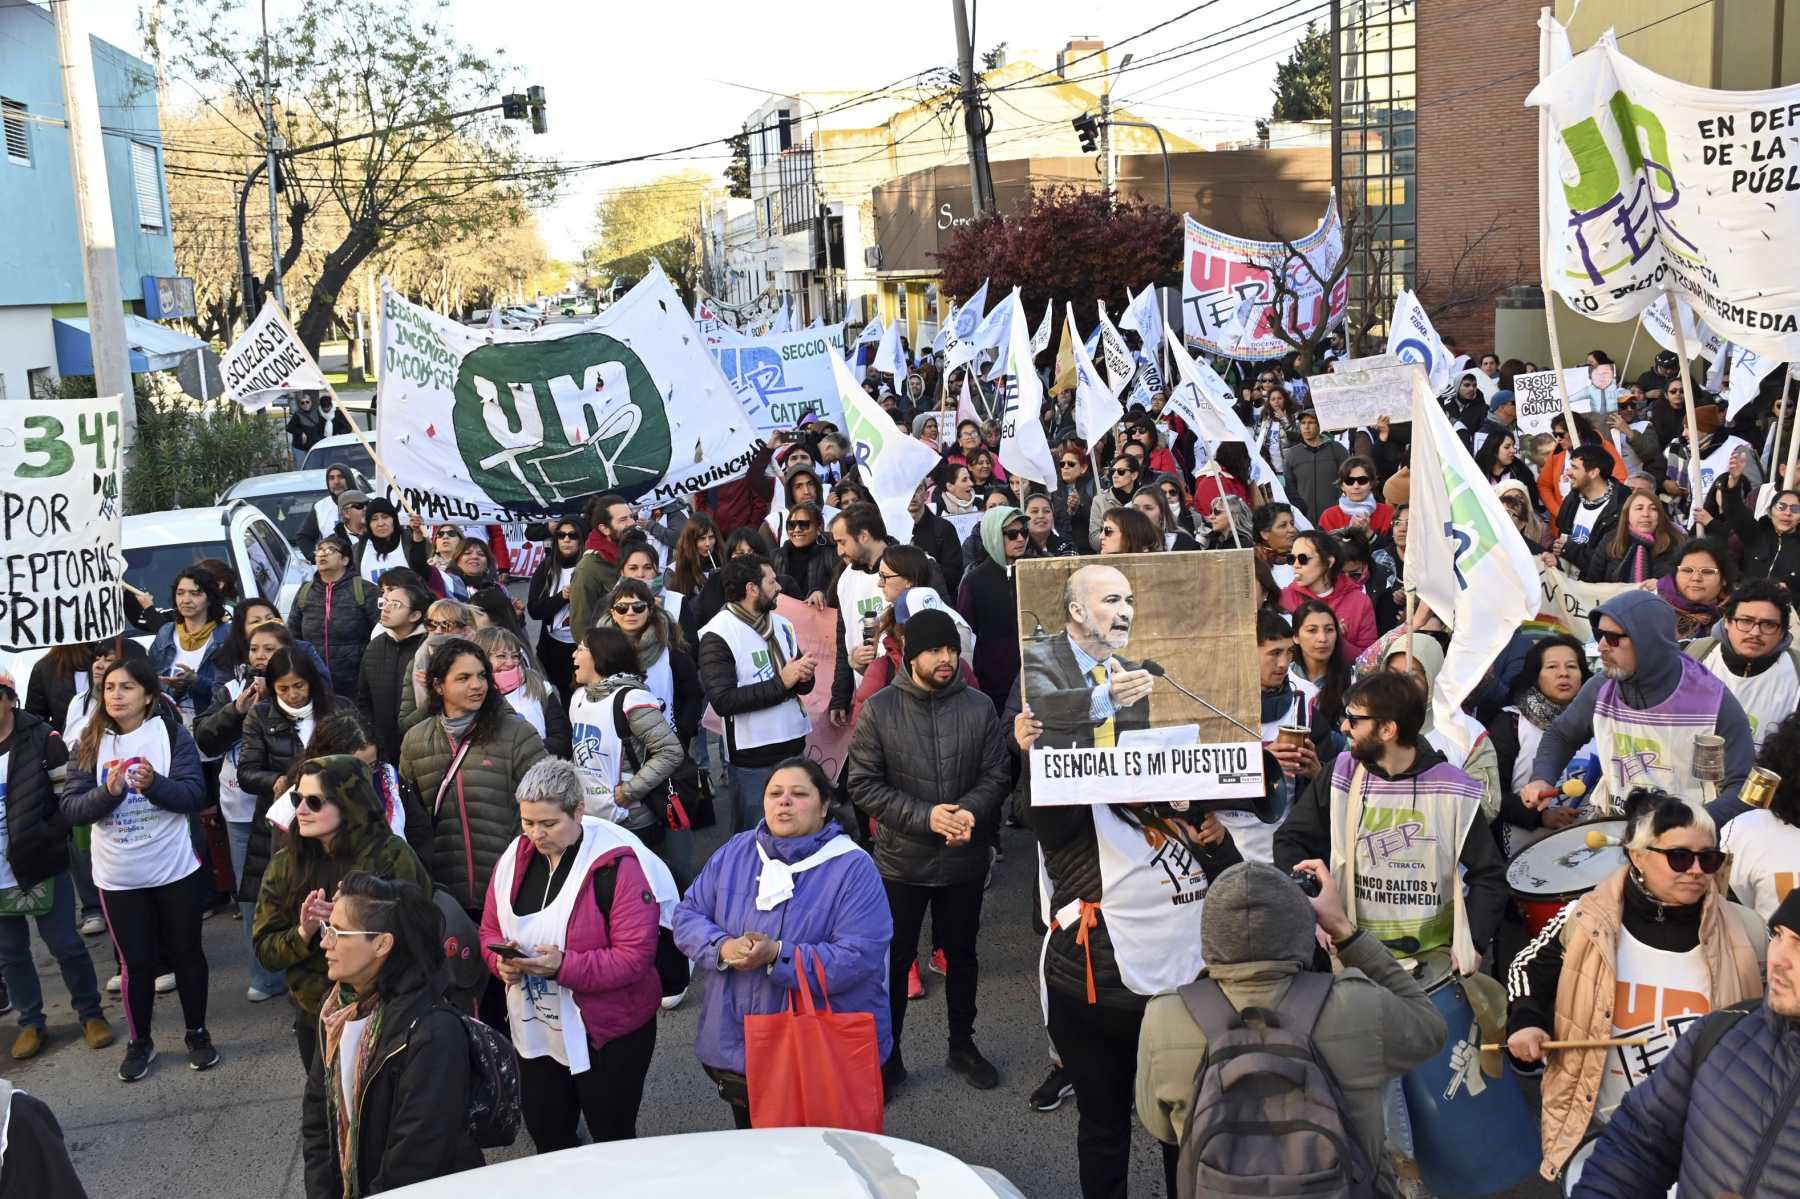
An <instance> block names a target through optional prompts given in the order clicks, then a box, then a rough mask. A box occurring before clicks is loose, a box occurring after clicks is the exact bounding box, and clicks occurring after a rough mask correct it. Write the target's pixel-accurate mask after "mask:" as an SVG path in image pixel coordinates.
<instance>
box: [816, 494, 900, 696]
mask: <svg viewBox="0 0 1800 1199" xmlns="http://www.w3.org/2000/svg"><path fill="white" fill-rule="evenodd" d="M831 541H832V544H833V545H834V546H836V547H837V555H838V557H839V558H841V559H843V562H844V565H843V569H841V570H839V571H838V574H837V579H836V581H835V582H833V583H832V585H831V606H832V607H834V608H836V609H837V640H838V658H837V670H836V672H835V673H834V674H833V676H832V680H831V709H830V711H831V723H832V724H834V725H837V726H838V727H839V728H842V727H843V726H844V725H845V724H846V723H848V721H849V719H850V701H851V699H852V698H854V696H855V695H856V688H857V686H858V685H859V684H861V682H862V675H863V671H865V670H867V669H868V667H869V663H871V662H873V661H874V660H875V655H876V652H877V650H876V646H875V642H874V639H873V638H872V637H870V636H865V635H864V629H865V625H864V622H865V621H872V620H874V619H875V618H876V617H877V616H879V615H880V614H881V608H882V605H883V603H884V601H883V600H882V598H881V576H880V574H879V571H878V569H877V567H878V564H879V563H880V561H881V555H883V554H885V553H887V547H888V533H887V524H886V522H884V521H883V520H882V519H881V509H879V508H877V507H876V506H875V505H874V504H869V503H858V504H851V505H850V506H849V507H848V508H845V509H844V510H843V511H842V512H840V513H838V514H837V516H836V517H834V518H833V519H832V521H831ZM871 627H872V626H871Z"/></svg>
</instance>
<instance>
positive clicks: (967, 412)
mask: <svg viewBox="0 0 1800 1199" xmlns="http://www.w3.org/2000/svg"><path fill="white" fill-rule="evenodd" d="M966 420H972V421H974V422H975V427H976V428H980V427H981V413H979V412H977V411H975V402H974V401H973V400H971V399H970V398H969V372H968V371H964V372H963V377H962V398H960V399H958V400H957V401H956V427H957V428H959V429H960V428H961V427H962V423H963V422H964V421H966ZM939 439H940V440H941V441H943V442H944V443H945V444H946V445H953V444H955V442H956V438H955V437H949V436H942V435H940V438H939Z"/></svg>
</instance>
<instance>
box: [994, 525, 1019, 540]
mask: <svg viewBox="0 0 1800 1199" xmlns="http://www.w3.org/2000/svg"><path fill="white" fill-rule="evenodd" d="M1000 536H1002V537H1004V538H1006V539H1007V540H1008V541H1023V540H1024V539H1025V530H1024V529H1021V528H1019V527H1017V526H1014V527H1013V528H1010V529H1001V530H1000Z"/></svg>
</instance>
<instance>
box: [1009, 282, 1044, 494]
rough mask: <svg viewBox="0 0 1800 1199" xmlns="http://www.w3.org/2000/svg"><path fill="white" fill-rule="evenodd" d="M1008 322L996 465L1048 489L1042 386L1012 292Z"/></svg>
mask: <svg viewBox="0 0 1800 1199" xmlns="http://www.w3.org/2000/svg"><path fill="white" fill-rule="evenodd" d="M1007 303H1008V304H1010V305H1011V306H1012V321H1011V326H1010V328H1009V330H1008V341H1007V346H1006V353H1005V354H1004V355H1003V356H1002V361H1004V362H1005V363H1006V375H1007V377H1008V379H1009V380H1010V382H1009V383H1006V384H1003V385H1002V390H1001V394H1002V395H1003V396H1004V397H1005V401H1006V403H1005V406H1004V407H1003V408H1002V409H1001V413H1000V465H1002V466H1004V467H1005V468H1006V469H1007V470H1009V471H1011V472H1012V473H1013V474H1015V475H1019V476H1020V477H1022V478H1026V479H1030V480H1031V481H1032V482H1034V483H1042V484H1044V485H1045V486H1049V485H1050V484H1051V483H1052V482H1054V481H1055V479H1056V462H1055V456H1054V455H1053V454H1051V453H1050V439H1049V438H1048V437H1046V436H1045V435H1044V422H1043V420H1042V419H1041V417H1042V413H1043V411H1044V384H1043V382H1042V381H1041V380H1040V379H1039V378H1038V375H1037V370H1036V369H1035V368H1034V367H1033V366H1032V365H1031V360H1032V357H1033V355H1032V353H1031V335H1030V334H1029V333H1027V332H1026V330H1027V329H1028V328H1029V326H1028V325H1027V324H1026V323H1025V305H1024V304H1023V303H1022V302H1021V301H1020V299H1019V289H1018V288H1016V287H1015V288H1013V293H1012V298H1011V299H1010V300H1008V301H1007Z"/></svg>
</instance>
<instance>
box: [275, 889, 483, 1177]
mask: <svg viewBox="0 0 1800 1199" xmlns="http://www.w3.org/2000/svg"><path fill="white" fill-rule="evenodd" d="M319 944H320V945H321V946H322V947H323V948H324V951H325V975H326V978H327V980H328V983H329V985H328V986H327V987H326V988H325V998H324V1003H323V1005H322V1007H321V1008H320V1013H319V1038H318V1052H317V1053H316V1054H315V1056H314V1058H313V1064H312V1068H311V1069H310V1070H309V1071H308V1072H307V1076H306V1095H305V1098H304V1099H303V1100H302V1101H301V1105H300V1151H301V1156H302V1159H303V1160H304V1162H305V1165H306V1197H307V1199H343V1197H344V1196H348V1195H373V1194H377V1193H379V1192H382V1191H391V1190H397V1189H399V1188H400V1187H404V1186H408V1185H411V1184H412V1183H415V1182H426V1181H428V1180H430V1179H433V1178H442V1177H443V1176H445V1175H446V1174H455V1173H457V1172H458V1171H461V1170H474V1169H479V1168H480V1167H481V1166H482V1165H483V1164H484V1160H485V1159H484V1158H483V1157H482V1154H481V1150H480V1149H479V1148H478V1147H477V1146H476V1144H475V1142H474V1140H473V1139H471V1138H470V1136H469V1132H468V1127H467V1125H466V1124H465V1122H464V1121H465V1113H466V1112H467V1111H468V1107H469V1088H470V1071H469V1057H470V1054H469V1034H468V1033H467V1032H465V1031H464V1029H463V1020H462V1017H461V1016H460V1015H458V1014H457V1013H456V1012H455V1011H454V1010H452V1009H451V1008H449V1007H447V1006H445V1004H444V1002H443V991H444V982H445V977H446V976H445V972H444V918H443V916H442V914H440V913H439V912H438V909H437V906H436V905H435V904H433V903H432V901H431V896H430V893H429V892H427V891H425V890H423V889H421V888H419V887H415V886H413V885H412V884H411V883H404V882H393V881H390V880H387V879H380V878H376V877H375V876H374V875H371V874H365V873H363V872H362V871H360V870H358V871H352V872H351V873H350V874H349V875H347V876H346V877H345V878H344V881H343V882H342V883H340V884H339V885H338V889H337V898H336V900H335V901H334V902H333V903H332V904H331V909H330V912H329V914H327V915H326V916H325V918H324V920H323V922H322V923H321V924H320V926H319Z"/></svg>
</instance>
